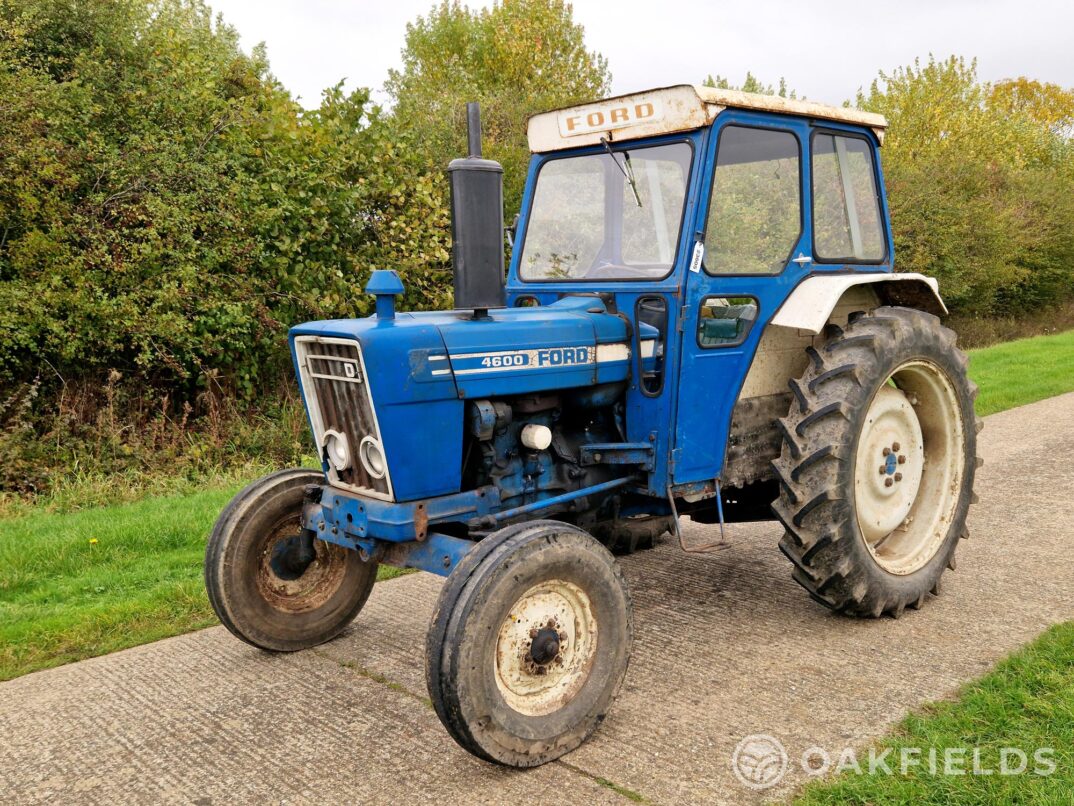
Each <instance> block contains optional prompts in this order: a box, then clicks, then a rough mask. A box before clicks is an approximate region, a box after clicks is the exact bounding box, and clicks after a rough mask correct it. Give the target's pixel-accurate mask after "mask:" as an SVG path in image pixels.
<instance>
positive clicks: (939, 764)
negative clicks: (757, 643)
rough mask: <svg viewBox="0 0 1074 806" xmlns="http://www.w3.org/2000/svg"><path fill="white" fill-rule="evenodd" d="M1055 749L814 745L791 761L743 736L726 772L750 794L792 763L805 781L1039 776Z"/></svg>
mask: <svg viewBox="0 0 1074 806" xmlns="http://www.w3.org/2000/svg"><path fill="white" fill-rule="evenodd" d="M1054 757H1055V750H1053V749H1052V748H1050V747H1038V748H1036V749H1035V750H1023V749H1022V748H1019V747H1001V748H999V751H998V752H996V751H995V750H992V749H989V750H987V751H985V750H982V749H981V748H980V747H939V748H938V747H927V748H921V747H901V748H898V749H894V748H890V747H889V748H887V749H884V750H880V749H877V748H869V749H868V750H861V751H858V750H855V749H854V748H853V747H844V748H843V749H842V750H837V751H835V752H829V750H827V749H825V748H823V747H820V746H818V745H812V746H811V747H807V748H806V749H805V750H804V751H803V752H802V754H801V755H800V756H796V757H795V759H794V760H793V761H792V760H791V757H790V755H788V753H787V749H786V748H785V747H784V746H783V743H782V742H781V741H780V740H779V739H777V738H775V737H774V736H769V735H768V734H753V735H751V736H747V737H746V738H744V739H743V740H742V741H741V742H739V743H738V746H737V747H735V751H734V753H732V754H731V770H732V772H734V774H735V777H736V778H737V779H738V780H739V781H740V782H741V783H742V784H743V785H744V786H747V787H749V788H750V789H755V790H763V789H770V788H771V787H774V786H776V785H777V784H778V783H779V782H780V781H782V780H783V777H784V776H785V775H786V774H787V771H788V769H790V767H791V765H792V763H797V764H798V765H799V766H800V767H801V770H802V771H803V772H804V773H805V774H806V775H808V776H810V777H815V778H819V777H820V776H822V775H827V774H828V773H829V772H831V773H836V774H839V773H843V774H849V775H901V776H903V777H905V776H908V775H910V774H911V772H915V771H919V772H923V773H926V774H928V775H932V776H939V775H944V776H947V775H986V776H987V775H1000V776H1011V775H1039V776H1042V777H1044V776H1048V775H1051V774H1052V773H1054V772H1055V770H1056V764H1055V760H1054Z"/></svg>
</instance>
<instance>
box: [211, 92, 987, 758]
mask: <svg viewBox="0 0 1074 806" xmlns="http://www.w3.org/2000/svg"><path fill="white" fill-rule="evenodd" d="M469 115H470V123H471V128H470V138H469V140H470V156H468V157H466V158H464V159H458V160H455V161H454V162H452V163H451V165H450V166H449V168H448V173H449V177H450V183H451V191H452V212H453V241H454V244H453V260H454V270H455V310H452V311H444V312H422V313H404V312H399V311H396V309H395V297H396V296H397V295H399V294H400V293H402V292H403V285H402V283H401V281H400V279H399V277H398V275H397V274H395V273H394V272H392V271H376V272H374V273H373V274H372V277H371V279H370V281H369V284H368V286H367V288H366V291H367V292H369V293H370V294H373V295H375V297H376V313H375V315H373V316H371V317H369V318H365V319H346V320H337V321H325V322H310V323H307V324H303V325H299V326H297V327H295V328H293V329H292V330H291V333H290V342H291V350H292V354H293V358H294V365H295V370H296V372H297V375H298V379H299V383H300V385H301V388H302V393H303V397H304V401H305V405H306V409H307V412H308V414H309V421H310V426H311V429H312V432H313V437H314V440H315V444H316V448H317V451H318V454H319V455H320V458H321V468H320V469H318V470H302V469H295V470H284V471H281V472H279V473H274V474H272V475H270V476H267V477H266V478H264V479H261V480H260V481H257V482H255V483H253V484H251V485H250V486H249V487H247V488H246V489H244V490H243V491H242V492H240V493H239V494H238V495H237V496H236V497H235V499H234V500H233V501H232V502H231V503H230V504H229V505H228V507H227V508H226V509H225V510H224V512H223V513H222V514H221V516H220V518H219V520H218V522H217V524H216V527H215V529H214V531H213V533H212V536H211V538H210V541H209V546H208V551H207V555H206V564H205V576H206V583H207V587H208V591H209V596H210V600H211V602H212V604H213V607H214V608H215V610H216V612H217V614H218V615H219V617H220V620H221V621H222V622H223V623H224V625H225V626H226V627H227V628H228V629H229V630H231V631H232V632H233V633H235V634H236V635H237V636H238V637H239V638H241V639H243V640H245V641H248V642H249V643H251V644H253V645H255V646H258V647H262V648H264V649H266V650H272V651H292V650H298V649H303V648H306V647H310V646H313V645H315V644H318V643H320V642H323V641H327V640H329V639H331V638H333V637H335V636H336V635H338V634H339V633H340V632H341V631H342V630H343V629H344V628H345V627H346V625H347V624H348V623H349V622H350V621H351V619H353V618H354V617H355V615H356V614H357V613H358V611H359V610H361V608H362V605H363V604H364V603H365V601H366V598H367V597H368V596H369V593H370V590H371V588H372V587H373V582H374V580H375V578H376V574H377V566H378V564H379V563H388V564H391V565H396V566H404V567H408V568H418V569H422V570H425V571H429V572H432V573H434V574H439V575H441V576H443V577H446V581H445V583H444V585H443V588H442V591H441V594H440V597H439V602H438V604H437V607H436V610H435V613H434V615H433V618H432V623H431V625H430V627H429V633H428V640H427V645H426V672H427V682H428V688H429V694H430V697H431V699H432V702H433V704H434V706H435V708H436V712H437V714H438V715H439V716H440V718H441V720H442V722H443V723H444V725H445V727H446V728H447V729H448V731H449V732H450V733H451V735H452V736H453V737H454V738H455V739H456V741H457V742H458V743H459V744H460V745H461V746H462V747H463V748H465V749H466V750H468V751H470V752H472V753H474V754H476V755H477V756H480V757H481V758H484V759H487V760H489V761H493V762H498V763H500V764H505V765H510V766H517V767H528V766H534V765H538V764H543V763H545V762H548V761H550V760H552V759H555V758H558V757H559V756H561V755H563V754H564V753H567V752H569V751H570V750H572V749H574V748H575V747H577V746H578V745H579V744H581V743H582V742H583V741H584V740H585V739H586V737H588V736H589V735H590V734H591V733H592V731H593V730H594V729H595V728H596V727H597V725H598V724H599V723H600V721H601V720H602V719H603V717H604V715H605V714H606V713H607V712H608V709H609V708H610V707H611V704H612V701H613V699H614V697H615V695H616V692H617V690H618V689H619V686H620V683H621V682H622V680H623V676H624V674H625V673H626V669H627V662H628V658H629V653H630V646H631V632H632V614H631V605H630V598H629V595H628V592H627V589H626V585H625V584H624V580H623V576H622V575H621V573H620V570H619V568H618V565H617V562H616V560H615V558H614V556H613V554H614V553H627V552H631V551H635V550H638V549H643V548H648V547H651V546H652V545H653V544H654V542H655V541H657V540H658V539H660V538H661V537H662V536H663V535H665V534H667V533H671V534H672V535H673V536H674V537H676V538H678V540H679V542H680V544H682V546H683V548H684V549H686V550H688V551H697V550H706V549H708V548H712V547H713V546H716V545H719V544H720V543H719V540H713V541H710V542H708V543H707V544H706V545H697V544H692V543H691V541H687V540H685V539H684V538H683V536H682V535H680V534H679V532H678V519H679V517H680V516H682V515H684V514H685V515H689V516H690V518H692V519H693V520H694V521H695V522H699V523H702V524H712V525H713V529H714V531H716V527H717V525H718V527H719V530H718V532H717V534H722V532H723V525H724V523H728V522H741V521H756V520H768V519H776V520H778V521H779V522H780V523H781V524H782V526H783V527H784V530H785V534H784V537H783V538H782V540H781V542H780V549H781V550H782V551H783V553H784V554H785V555H786V556H787V557H788V559H789V560H790V561H791V564H792V569H791V573H792V574H793V577H794V579H795V580H796V581H797V582H798V583H800V584H801V585H802V587H803V588H805V590H806V591H807V592H808V594H809V595H810V596H811V597H812V598H813V599H815V600H816V601H817V602H818V603H820V604H821V605H823V606H825V607H828V608H831V609H833V610H836V611H839V612H842V613H846V614H850V615H855V616H865V617H879V616H882V615H892V616H898V615H900V614H901V613H902V612H903V610H904V609H905V608H907V607H910V608H919V607H921V605H922V604H923V603H924V602H925V600H926V599H927V597H928V596H929V595H930V594H933V595H934V594H936V593H937V591H938V587H937V586H938V582H939V579H940V575H941V574H942V573H943V571H944V569H945V568H949V567H953V565H954V554H955V549H956V547H957V545H958V542H959V539H960V538H962V537H965V536H966V534H967V532H966V517H967V511H968V509H969V506H970V504H971V502H972V499H973V479H974V471H975V469H976V467H977V464H978V460H977V458H976V441H977V432H978V431H979V430H980V421H979V420H978V419H977V418H976V416H975V414H974V407H973V406H974V404H973V400H974V396H975V393H976V389H975V387H974V386H973V384H972V383H971V382H970V381H969V380H968V378H967V376H966V366H967V359H966V356H965V355H964V354H963V353H962V352H960V351H959V350H958V349H957V348H956V346H955V335H954V333H952V332H951V331H950V330H948V329H946V328H944V327H943V326H942V325H941V324H940V319H939V318H938V317H939V316H940V315H942V314H944V313H945V312H946V311H945V308H944V304H943V302H942V301H941V299H940V297H939V294H938V293H937V283H936V281H935V280H933V279H930V278H927V277H924V276H922V275H917V274H895V273H893V255H892V237H891V228H890V225H889V216H888V207H887V203H886V199H885V195H884V181H883V174H882V172H881V168H880V160H879V153H880V147H881V143H882V141H883V134H884V127H885V121H884V119H883V118H882V117H881V116H879V115H875V114H869V113H865V112H860V111H857V110H853V109H845V108H834V107H829V106H823V105H820V104H815V103H810V102H805V101H798V100H790V99H785V98H777V97H767V96H760V95H752V94H746V93H741V92H734V91H729V90H723V89H715V88H710V87H694V86H675V87H668V88H663V89H657V90H652V91H648V92H643V93H638V94H634V95H628V96H623V97H618V98H612V99H609V100H604V101H600V102H597V103H593V104H587V105H583V106H576V107H572V108H569V109H563V110H556V111H551V112H547V113H543V114H539V115H536V116H535V117H533V118H532V119H531V120H530V122H529V128H528V137H529V143H530V148H531V150H532V151H533V158H532V161H531V163H530V168H529V174H528V177H527V182H526V189H525V195H524V198H523V201H522V209H521V213H520V215H519V217H518V218H517V219H516V223H515V225H514V226H512V227H510V228H509V229H508V230H507V237H508V239H509V240H511V242H512V245H513V250H512V253H511V261H510V266H509V268H508V270H507V272H506V284H505V282H504V237H505V230H504V221H503V209H502V208H503V201H502V199H503V191H502V169H501V168H500V166H499V164H497V163H496V162H493V161H490V160H487V159H482V157H481V145H480V134H479V122H478V121H477V110H476V107H475V106H472V107H471V108H470V110H469Z"/></svg>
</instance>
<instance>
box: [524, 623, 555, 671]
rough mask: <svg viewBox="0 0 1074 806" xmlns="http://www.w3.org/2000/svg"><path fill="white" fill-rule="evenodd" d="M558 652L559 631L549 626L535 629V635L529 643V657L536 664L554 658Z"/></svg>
mask: <svg viewBox="0 0 1074 806" xmlns="http://www.w3.org/2000/svg"><path fill="white" fill-rule="evenodd" d="M558 654H559V633H558V632H556V631H555V630H553V629H552V628H550V627H544V628H543V629H541V630H538V631H537V636H536V637H535V638H534V639H533V643H531V644H530V658H531V659H532V660H533V662H534V663H536V664H537V665H538V666H543V665H544V664H546V663H549V662H550V661H552V660H554V659H555V657H556V655H558Z"/></svg>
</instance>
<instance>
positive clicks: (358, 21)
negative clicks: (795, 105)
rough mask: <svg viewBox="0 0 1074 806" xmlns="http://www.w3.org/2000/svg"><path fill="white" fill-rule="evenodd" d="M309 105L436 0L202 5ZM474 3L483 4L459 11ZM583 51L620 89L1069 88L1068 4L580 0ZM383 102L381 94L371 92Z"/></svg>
mask: <svg viewBox="0 0 1074 806" xmlns="http://www.w3.org/2000/svg"><path fill="white" fill-rule="evenodd" d="M209 3H210V5H211V6H212V7H213V8H214V9H215V10H217V11H220V12H222V13H223V15H224V18H225V20H226V21H228V22H229V23H231V24H232V25H234V26H235V27H236V28H238V30H239V32H240V33H241V34H242V43H243V47H244V48H245V49H247V50H249V49H250V48H251V47H252V46H254V45H256V44H257V43H258V42H262V41H263V42H265V43H266V44H267V46H268V54H269V60H270V62H271V64H272V70H273V72H274V73H275V74H276V76H277V78H279V79H280V80H281V81H282V82H283V84H284V85H285V86H286V87H287V88H288V89H290V90H291V92H292V93H294V94H296V95H299V96H301V99H302V103H303V104H304V105H305V106H316V105H317V104H318V100H319V98H320V93H321V90H322V89H323V88H325V87H327V86H330V85H332V84H334V83H336V82H337V81H339V80H340V79H341V78H346V79H347V84H346V86H348V87H351V88H353V87H358V86H365V87H371V88H373V89H375V90H379V89H380V88H381V86H382V85H383V84H384V80H385V79H386V78H387V74H388V69H389V68H390V67H396V66H398V65H399V62H400V58H399V52H400V49H401V48H402V46H403V37H404V35H405V32H406V24H407V22H409V21H412V20H413V19H414V18H415V17H417V16H419V15H423V14H426V13H427V12H428V11H429V9H430V8H431V7H432V6H433V5H434V2H433V0H351V2H342V0H209ZM468 5H470V6H471V7H480V6H487V5H489V3H485V2H479V1H478V0H474V2H470V3H468ZM574 15H575V19H576V20H577V21H578V22H580V23H581V24H582V25H584V26H585V31H586V42H587V45H588V47H589V48H590V49H594V50H597V51H599V52H600V53H602V54H604V55H605V56H606V57H607V58H608V62H609V67H610V69H611V73H612V89H613V90H614V92H615V93H616V94H618V93H625V92H631V91H634V90H639V89H645V88H648V87H656V86H665V85H667V84H677V83H693V82H700V81H701V80H702V79H703V78H704V77H705V76H706V75H708V74H709V73H713V74H720V75H723V76H727V77H729V78H730V79H731V80H732V81H733V82H735V83H738V82H741V80H742V78H743V77H744V76H745V73H746V71H747V70H751V71H752V72H753V73H754V75H756V76H757V77H758V78H760V79H762V80H764V81H766V82H769V83H772V84H775V83H776V82H777V81H778V79H779V77H780V76H783V77H785V78H786V79H787V83H788V86H790V87H792V88H794V89H797V90H798V93H799V95H802V96H805V97H808V98H810V99H812V100H816V101H825V102H829V103H841V102H842V101H843V100H845V99H848V98H852V97H853V96H854V93H855V92H856V91H857V89H858V88H859V87H860V86H867V85H868V84H869V82H871V81H872V79H873V78H874V77H875V76H876V74H877V71H879V70H882V69H883V70H890V69H891V68H894V67H897V66H900V65H905V64H909V63H910V62H912V61H913V59H914V58H915V57H921V58H923V59H924V58H927V56H928V54H929V53H930V52H931V53H934V54H936V55H937V56H947V55H950V54H956V55H961V56H966V57H974V56H976V57H977V60H978V68H979V75H980V76H981V78H983V79H985V80H995V79H999V78H1008V77H1015V76H1019V75H1026V76H1029V77H1032V78H1037V79H1041V80H1045V81H1050V82H1054V83H1057V84H1061V85H1063V86H1064V87H1074V1H1072V0H931V1H930V0H884V1H883V2H862V0H806V1H805V2H803V0H738V1H737V2H725V0H655V2H654V0H648V1H647V2H642V0H577V1H576V2H575V3H574ZM375 97H376V98H377V99H378V100H383V99H384V96H383V94H382V93H380V92H378V93H377V94H376V96H375Z"/></svg>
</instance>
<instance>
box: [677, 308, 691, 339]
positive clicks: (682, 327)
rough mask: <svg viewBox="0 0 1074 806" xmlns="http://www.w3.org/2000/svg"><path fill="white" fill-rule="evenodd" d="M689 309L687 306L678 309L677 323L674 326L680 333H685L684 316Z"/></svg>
mask: <svg viewBox="0 0 1074 806" xmlns="http://www.w3.org/2000/svg"><path fill="white" fill-rule="evenodd" d="M689 307H690V306H689V305H683V306H682V307H681V308H679V321H678V322H677V323H676V324H675V329H676V330H677V331H679V332H680V333H683V332H685V331H686V315H687V310H688V309H689Z"/></svg>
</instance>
